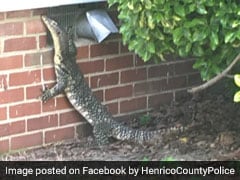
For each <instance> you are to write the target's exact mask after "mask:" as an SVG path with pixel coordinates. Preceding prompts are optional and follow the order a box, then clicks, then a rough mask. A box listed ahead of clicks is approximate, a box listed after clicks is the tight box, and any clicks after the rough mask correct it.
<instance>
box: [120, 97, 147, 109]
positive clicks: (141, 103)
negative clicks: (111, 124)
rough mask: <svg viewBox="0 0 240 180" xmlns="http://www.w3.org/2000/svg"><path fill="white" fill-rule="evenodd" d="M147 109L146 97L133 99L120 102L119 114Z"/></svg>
mask: <svg viewBox="0 0 240 180" xmlns="http://www.w3.org/2000/svg"><path fill="white" fill-rule="evenodd" d="M146 108H147V99H146V97H141V98H135V99H130V100H125V101H122V102H120V113H127V112H132V111H136V110H144V109H146Z"/></svg>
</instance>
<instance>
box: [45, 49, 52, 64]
mask: <svg viewBox="0 0 240 180" xmlns="http://www.w3.org/2000/svg"><path fill="white" fill-rule="evenodd" d="M43 64H53V51H52V50H51V51H45V52H43Z"/></svg>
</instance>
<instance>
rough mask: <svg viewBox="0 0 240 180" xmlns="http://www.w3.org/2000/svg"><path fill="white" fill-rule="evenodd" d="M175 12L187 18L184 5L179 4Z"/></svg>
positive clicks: (175, 7)
mask: <svg viewBox="0 0 240 180" xmlns="http://www.w3.org/2000/svg"><path fill="white" fill-rule="evenodd" d="M174 12H175V13H176V14H177V15H179V16H181V17H184V16H185V7H184V6H183V5H180V4H177V5H175V6H174Z"/></svg>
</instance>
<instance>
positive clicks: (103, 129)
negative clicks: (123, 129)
mask: <svg viewBox="0 0 240 180" xmlns="http://www.w3.org/2000/svg"><path fill="white" fill-rule="evenodd" d="M107 126H108V125H107V123H99V124H95V125H94V127H93V135H94V137H95V141H96V143H97V145H98V146H99V147H100V148H101V147H103V146H104V145H108V144H110V141H109V134H110V129H109V128H108V127H107Z"/></svg>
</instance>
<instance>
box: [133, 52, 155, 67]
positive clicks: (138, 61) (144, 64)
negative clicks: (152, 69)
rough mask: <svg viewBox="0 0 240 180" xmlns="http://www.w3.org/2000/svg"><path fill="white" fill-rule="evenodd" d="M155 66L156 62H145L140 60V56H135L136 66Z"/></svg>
mask: <svg viewBox="0 0 240 180" xmlns="http://www.w3.org/2000/svg"><path fill="white" fill-rule="evenodd" d="M152 64H155V63H154V61H151V60H149V61H147V62H144V60H143V59H142V58H140V57H139V56H138V55H135V66H137V67H140V66H147V65H152Z"/></svg>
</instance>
